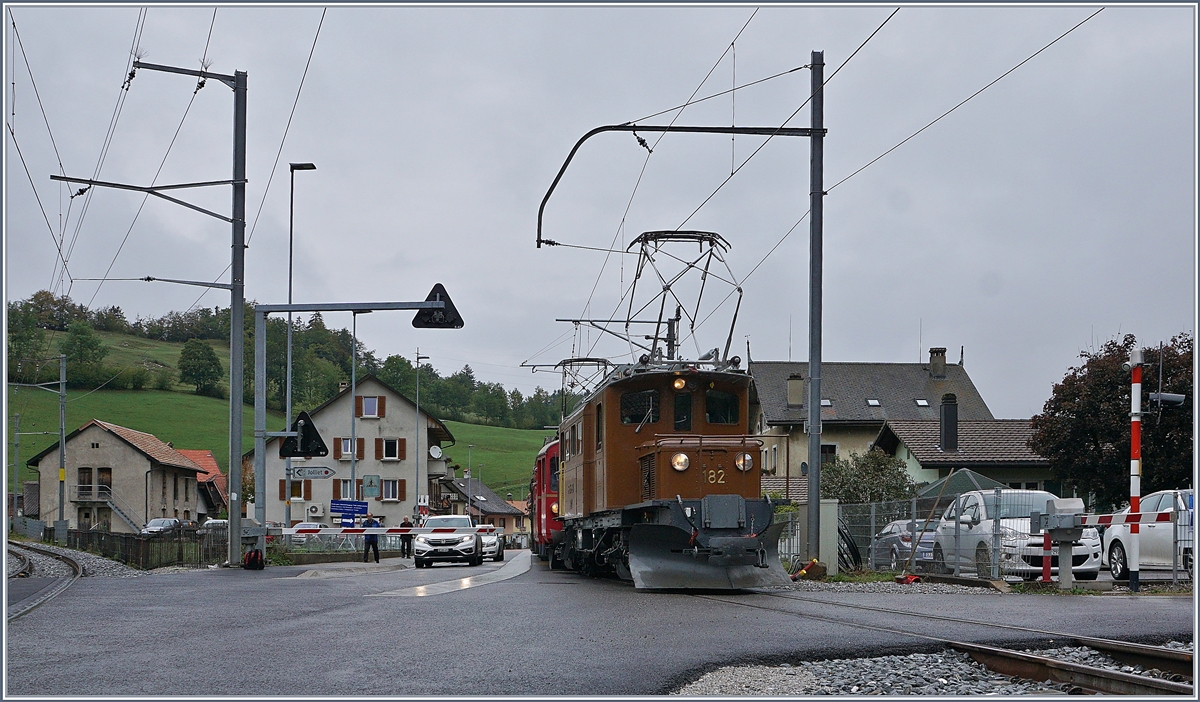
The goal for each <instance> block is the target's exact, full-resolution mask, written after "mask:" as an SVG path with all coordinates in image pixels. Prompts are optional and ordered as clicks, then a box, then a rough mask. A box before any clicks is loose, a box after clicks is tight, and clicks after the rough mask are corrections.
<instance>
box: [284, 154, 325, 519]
mask: <svg viewBox="0 0 1200 702" xmlns="http://www.w3.org/2000/svg"><path fill="white" fill-rule="evenodd" d="M288 169H289V170H290V171H291V178H292V187H291V197H290V200H289V204H288V304H289V305H290V304H292V233H293V230H294V227H295V220H296V171H315V170H317V167H316V165H314V164H312V163H290V164H288ZM285 416H286V420H287V422H286V428H285V431H290V430H291V427H292V313H291V312H288V327H287V409H286V415H285ZM283 473H284V477H285V478H286V481H287V488H286V489H285V491H284V497H285V499H284V501H283V512H284V514H283V521H284V524H286V525H287V526H289V527H290V526H291V525H292V459H291V458H290V457H289V458H286V459H284V467H283Z"/></svg>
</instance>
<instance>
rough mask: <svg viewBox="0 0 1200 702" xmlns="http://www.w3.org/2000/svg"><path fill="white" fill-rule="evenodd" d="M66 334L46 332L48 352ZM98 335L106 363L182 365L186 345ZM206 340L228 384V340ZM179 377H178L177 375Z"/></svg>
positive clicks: (187, 388)
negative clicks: (104, 350)
mask: <svg viewBox="0 0 1200 702" xmlns="http://www.w3.org/2000/svg"><path fill="white" fill-rule="evenodd" d="M66 336H67V333H66V332H58V331H47V332H46V341H47V344H48V351H47V354H46V355H47V356H53V355H54V354H57V353H58V345H59V343H60V342H61V341H62V340H63V339H64V338H66ZM96 336H98V337H100V341H102V342H103V343H104V346H105V347H106V348H107V349H108V355H107V356H105V357H104V364H105V365H108V366H112V367H113V368H116V369H121V368H125V367H127V366H131V365H134V364H137V363H140V364H142V365H144V366H146V367H148V368H154V367H155V366H166V367H168V368H175V369H177V368H178V365H179V353H180V352H181V351H183V344H182V343H180V342H177V341H159V340H158V339H146V338H144V337H140V336H132V335H130V334H117V333H115V332H103V331H98V332H96ZM203 341H204V343H206V344H208V345H209V346H212V347H213V350H214V351H216V352H217V358H218V359H220V361H221V382H222V384H224V385H228V384H229V342H228V341H218V340H213V339H204V340H203ZM247 352H248V353H249V355H248V357H247V359H246V363H247V364H252V363H253V362H254V355H253V354H254V349H253V348H248V349H247ZM176 379H177V380H178V378H176ZM173 389H174V390H176V391H179V392H191V391H192V390H193V387H192V386H191V385H185V384H182V383H175V385H174V387H173ZM10 414H11V413H10Z"/></svg>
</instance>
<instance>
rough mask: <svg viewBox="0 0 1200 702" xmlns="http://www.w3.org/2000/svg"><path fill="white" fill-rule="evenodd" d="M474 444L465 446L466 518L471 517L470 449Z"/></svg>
mask: <svg viewBox="0 0 1200 702" xmlns="http://www.w3.org/2000/svg"><path fill="white" fill-rule="evenodd" d="M473 448H475V444H467V516H468V517H469V516H471V449H473Z"/></svg>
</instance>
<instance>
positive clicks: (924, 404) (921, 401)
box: [917, 397, 929, 407]
mask: <svg viewBox="0 0 1200 702" xmlns="http://www.w3.org/2000/svg"><path fill="white" fill-rule="evenodd" d="M928 406H929V400H926V399H923V398H920V397H918V398H917V407H928Z"/></svg>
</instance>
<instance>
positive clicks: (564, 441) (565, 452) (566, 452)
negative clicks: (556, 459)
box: [558, 430, 571, 461]
mask: <svg viewBox="0 0 1200 702" xmlns="http://www.w3.org/2000/svg"><path fill="white" fill-rule="evenodd" d="M570 433H571V432H570V430H567V431H564V432H563V433H562V436H560V437H558V446H559V448H561V449H562V459H563V460H564V461H569V460H571V443H570V441H569V439H570Z"/></svg>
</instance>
